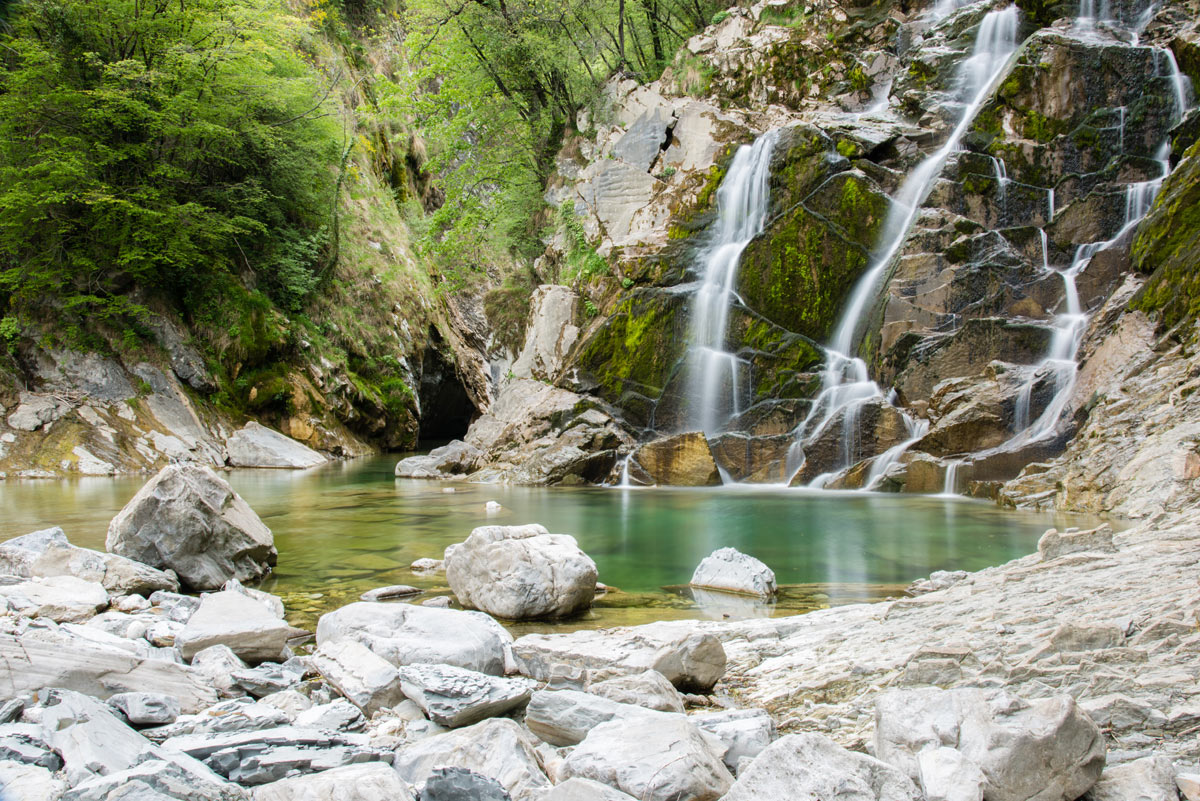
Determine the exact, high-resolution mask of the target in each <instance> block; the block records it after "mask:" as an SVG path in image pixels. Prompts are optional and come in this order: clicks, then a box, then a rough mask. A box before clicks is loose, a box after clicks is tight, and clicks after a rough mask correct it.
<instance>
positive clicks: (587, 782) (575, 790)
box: [542, 777, 633, 801]
mask: <svg viewBox="0 0 1200 801" xmlns="http://www.w3.org/2000/svg"><path fill="white" fill-rule="evenodd" d="M542 801H633V796H631V795H629V794H628V793H622V792H621V791H620V790H618V789H616V788H615V787H609V786H608V785H607V784H601V783H600V782H597V781H593V780H591V779H582V778H578V777H576V778H574V779H567V780H566V781H565V782H562V783H561V784H556V785H554V789H553V790H551V791H550V792H548V793H546V794H545V795H544V796H542Z"/></svg>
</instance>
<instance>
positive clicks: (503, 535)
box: [446, 523, 596, 620]
mask: <svg viewBox="0 0 1200 801" xmlns="http://www.w3.org/2000/svg"><path fill="white" fill-rule="evenodd" d="M446 580H447V581H449V582H450V588H451V589H453V590H454V594H455V595H456V596H458V600H459V602H461V603H462V604H463V605H464V606H468V607H473V608H476V609H481V610H483V611H484V612H487V613H488V614H491V615H495V616H497V617H503V618H508V619H510V620H525V619H530V618H541V617H566V616H569V615H573V614H576V613H578V612H581V611H583V610H584V609H587V608H588V607H589V606H591V604H592V598H593V597H594V596H595V594H596V563H595V562H593V561H592V560H591V558H589V557H588V555H587V554H585V553H584V552H583V551H581V550H580V549H579V545H578V544H577V543H576V541H575V538H574V537H571V536H569V535H566V534H551V533H550V532H548V531H547V530H546V529H545V528H544V527H543V526H540V525H537V524H536V523H535V524H530V525H525V526H480V527H479V528H477V529H475V530H474V531H472V532H471V535H470V536H469V537H467V539H466V541H465V542H463V543H462V544H461V545H460V546H459V547H458V548H455V549H454V550H453V551H450V552H449V553H447V555H446Z"/></svg>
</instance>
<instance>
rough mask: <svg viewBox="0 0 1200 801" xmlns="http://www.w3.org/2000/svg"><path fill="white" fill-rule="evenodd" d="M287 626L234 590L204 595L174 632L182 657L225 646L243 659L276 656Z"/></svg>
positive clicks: (284, 640) (259, 659)
mask: <svg viewBox="0 0 1200 801" xmlns="http://www.w3.org/2000/svg"><path fill="white" fill-rule="evenodd" d="M290 634H291V627H290V626H288V624H287V623H286V622H285V621H283V620H280V619H279V618H277V617H275V615H273V614H272V613H271V612H270V611H268V609H267V608H266V607H265V606H264V605H263V604H262V603H260V602H259V601H257V600H255V599H254V598H251V597H250V596H247V595H243V594H242V593H240V592H236V591H234V590H225V591H222V592H216V593H212V594H210V595H205V596H204V597H203V598H202V599H201V601H200V608H199V609H197V610H196V612H195V614H193V615H192V616H191V618H189V619H188V622H187V624H186V625H185V626H184V628H183V630H182V631H181V632H180V633H179V634H178V635H177V636H176V638H175V645H176V646H178V648H179V651H180V653H181V654H182V655H183V658H184V659H186V660H191V659H192V657H194V656H195V655H196V654H198V653H199V652H200V651H202V650H204V649H205V648H209V647H211V646H214V645H224V646H227V647H228V648H229V649H230V650H232V651H233V653H234V654H236V655H237V656H238V658H240V659H243V660H245V661H247V662H264V661H268V660H276V659H279V657H280V654H282V653H283V647H284V646H285V645H287V640H288V637H289V635H290Z"/></svg>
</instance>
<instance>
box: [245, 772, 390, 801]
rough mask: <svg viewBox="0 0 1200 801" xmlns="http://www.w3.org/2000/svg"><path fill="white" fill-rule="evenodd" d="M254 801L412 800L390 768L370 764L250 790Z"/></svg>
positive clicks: (273, 783) (283, 781) (294, 777)
mask: <svg viewBox="0 0 1200 801" xmlns="http://www.w3.org/2000/svg"><path fill="white" fill-rule="evenodd" d="M254 801H413V795H412V793H411V792H410V791H409V789H408V787H406V786H405V784H404V782H403V781H402V780H401V779H400V777H399V776H398V775H397V774H396V771H395V770H393V769H392V767H391V766H390V765H387V764H385V763H383V762H371V763H368V764H365V765H346V766H345V767H341V768H333V769H332V770H326V771H323V772H321V773H312V774H308V775H305V776H293V777H291V778H287V779H281V780H279V781H277V782H271V783H270V784H263V785H260V786H258V787H255V788H254Z"/></svg>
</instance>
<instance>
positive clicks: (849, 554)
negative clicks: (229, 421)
mask: <svg viewBox="0 0 1200 801" xmlns="http://www.w3.org/2000/svg"><path fill="white" fill-rule="evenodd" d="M396 458H397V457H394V456H391V457H380V458H373V459H361V460H356V461H352V462H340V463H335V464H330V465H326V466H324V467H319V468H315V469H313V470H309V471H304V472H292V471H271V470H261V471H253V470H242V471H235V472H233V473H230V474H228V477H229V480H230V482H231V483H232V484H233V486H234V488H235V489H236V490H237V491H238V492H239V493H241V494H242V495H243V496H244V497H245V498H246V500H247V501H248V502H249V503H250V505H251V506H252V507H254V509H255V511H257V512H258V514H259V515H260V516H261V517H262V518H263V520H264V521H265V522H266V524H267V525H268V526H270V527H271V529H272V531H274V533H275V543H276V546H277V547H278V549H279V564H278V567H277V568H276V572H275V574H274V575H273V577H272V578H270V579H269V580H268V581H267V582H265V583H264V585H263V587H264V589H268V590H270V591H272V592H275V593H278V594H280V595H282V596H283V597H284V600H285V602H286V603H287V606H288V609H289V617H290V618H291V619H292V621H293V622H294V623H297V624H298V625H304V626H311V625H313V623H314V621H315V618H316V617H317V616H318V615H320V614H321V613H323V612H325V611H328V610H330V609H333V608H336V607H338V606H341V605H342V604H345V603H348V602H350V601H352V600H356V599H357V597H358V596H359V594H361V593H362V592H363V591H365V590H367V589H370V588H372V587H377V586H381V585H384V584H411V585H414V586H418V587H420V588H422V589H424V590H426V591H428V592H429V593H430V594H433V595H438V594H449V588H448V587H447V586H446V583H445V577H444V576H443V575H421V574H415V573H413V572H412V571H410V570H409V565H410V564H411V563H412V562H413V560H415V559H418V558H420V557H424V556H432V557H438V558H440V556H441V554H442V550H443V549H444V548H445V547H446V546H447V545H450V544H451V543H454V542H460V541H461V540H463V539H465V538H466V536H467V534H469V533H470V531H471V529H472V528H474V527H475V526H478V525H483V524H488V523H503V524H516V523H528V522H538V523H542V524H543V525H545V526H546V527H547V528H549V529H550V530H551V531H553V532H561V533H566V534H572V535H574V536H575V537H576V539H578V540H579V544H580V546H581V547H582V548H583V549H584V550H585V551H586V552H587V553H588V554H589V555H590V556H591V557H592V558H593V559H595V560H596V564H597V565H598V566H599V570H600V580H601V581H603V582H605V583H606V584H609V585H611V586H612V587H614V588H616V589H615V590H614V591H613V592H610V593H609V594H608V595H606V596H604V597H603V598H601V599H599V600H598V602H597V606H596V608H595V609H594V610H593V612H591V613H590V614H589V615H588V616H586V617H585V618H583V619H580V620H576V621H573V622H571V623H569V624H557V625H558V626H560V627H561V626H564V625H566V626H570V627H575V628H578V627H597V626H604V625H618V624H627V623H641V622H646V621H648V620H655V619H665V618H679V617H715V618H721V617H724V616H747V615H767V614H788V613H795V612H798V611H807V610H811V609H814V608H820V607H824V606H829V605H830V604H837V603H849V602H854V601H860V600H868V599H875V598H881V597H886V596H888V595H897V594H899V593H900V591H901V590H902V588H903V587H904V585H906V584H908V583H909V582H911V581H912V580H914V579H916V578H920V577H922V576H926V575H928V574H929V573H930V572H932V571H934V570H944V569H966V570H975V569H979V568H983V567H987V566H989V565H995V564H1000V563H1002V562H1005V561H1008V560H1010V559H1013V558H1015V557H1018V556H1022V555H1024V554H1027V553H1030V552H1031V551H1032V550H1033V549H1034V546H1035V544H1036V542H1037V538H1038V536H1039V535H1040V534H1041V533H1042V532H1043V531H1044V530H1045V529H1046V528H1048V527H1050V526H1052V525H1056V526H1059V527H1062V526H1066V525H1081V524H1086V523H1087V522H1090V521H1087V520H1081V519H1080V518H1077V517H1075V518H1068V517H1065V516H1061V515H1047V514H1033V513H1024V512H1012V511H1007V510H1001V509H998V508H996V507H995V506H992V505H991V504H987V503H982V502H975V501H969V500H964V499H941V498H923V497H905V496H893V495H881V494H862V493H817V492H811V491H802V490H781V489H748V488H740V487H739V488H730V489H722V490H711V489H707V490H702V489H636V490H616V489H604V488H586V489H545V488H531V487H503V486H487V485H474V484H455V485H446V484H442V483H439V482H424V481H410V480H397V479H395V478H394V477H393V475H392V469H393V467H394V465H395V463H396ZM143 481H144V478H141V477H139V478H118V479H77V480H70V481H23V482H22V481H9V482H0V508H3V509H4V516H3V519H2V520H0V539H7V538H9V537H13V536H17V535H20V534H24V533H27V532H29V531H33V530H35V529H38V528H44V527H46V526H49V525H60V526H62V527H63V529H64V530H66V532H67V536H68V537H69V538H70V539H71V541H72V542H74V543H76V544H78V545H83V546H86V547H90V548H98V549H103V547H104V535H105V531H106V529H107V526H108V521H109V520H110V519H111V518H112V517H113V515H115V514H116V513H117V511H118V510H119V509H120V508H121V507H122V506H123V505H124V504H125V502H126V501H128V500H129V498H130V497H131V496H132V495H133V494H134V493H135V492H136V491H137V490H138V488H139V487H140V486H141V485H142V483H143ZM451 486H452V487H453V489H454V492H453V493H450V492H445V491H443V490H444V489H447V488H449V487H451ZM487 501H497V502H498V503H500V504H501V505H502V506H503V509H502V510H501V511H500V512H498V513H495V514H488V513H487V512H486V511H485V509H484V505H485V504H486V502H487ZM726 545H730V546H733V547H735V548H737V549H739V550H741V551H744V552H746V553H749V554H752V555H754V556H756V557H758V558H759V559H762V560H763V561H764V562H766V563H767V564H768V565H769V566H771V567H772V568H773V569H774V570H775V573H776V576H777V578H778V581H779V583H780V584H781V585H786V586H785V587H784V589H783V592H782V593H781V596H780V598H779V600H778V602H777V603H776V604H774V605H773V606H771V607H764V606H761V605H755V604H752V603H751V602H749V601H746V600H743V599H740V598H737V597H736V596H733V597H731V596H722V595H720V594H712V593H708V594H705V595H703V596H702V597H699V598H695V597H693V595H692V594H691V593H690V592H689V591H688V590H687V589H685V588H684V587H682V586H681V585H684V584H686V583H687V581H688V579H689V578H691V575H692V571H693V569H694V568H695V566H696V564H697V563H698V562H699V561H700V560H701V559H703V558H704V557H705V556H707V555H708V554H709V553H710V552H712V551H713V550H715V549H716V548H720V547H722V546H726ZM546 626H547V624H532V625H524V626H519V627H516V628H517V629H518V630H520V631H525V630H536V629H544V628H546Z"/></svg>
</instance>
